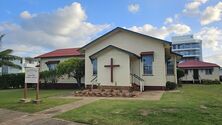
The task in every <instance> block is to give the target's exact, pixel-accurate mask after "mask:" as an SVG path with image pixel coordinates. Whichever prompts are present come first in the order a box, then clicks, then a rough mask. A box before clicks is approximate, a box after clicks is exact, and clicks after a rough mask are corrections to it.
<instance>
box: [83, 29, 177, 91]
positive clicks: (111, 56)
mask: <svg viewBox="0 0 222 125" xmlns="http://www.w3.org/2000/svg"><path fill="white" fill-rule="evenodd" d="M80 52H81V53H82V54H84V55H85V85H86V86H87V87H88V86H91V85H92V84H93V85H98V84H99V85H100V86H103V87H115V86H118V87H122V88H129V87H132V85H136V86H138V87H140V90H144V89H145V90H146V89H159V90H162V89H165V87H166V82H167V81H171V82H175V83H176V82H177V74H176V62H177V60H178V59H180V58H181V55H178V54H176V53H173V52H172V51H171V42H168V41H165V40H161V39H157V38H154V37H150V36H147V35H143V34H140V33H137V32H133V31H129V30H126V29H123V28H119V27H117V28H115V29H114V30H112V31H110V32H108V33H106V34H105V35H103V36H101V37H99V38H97V39H96V40H94V41H92V42H90V43H89V44H87V45H85V46H84V47H82V48H81V49H80Z"/></svg>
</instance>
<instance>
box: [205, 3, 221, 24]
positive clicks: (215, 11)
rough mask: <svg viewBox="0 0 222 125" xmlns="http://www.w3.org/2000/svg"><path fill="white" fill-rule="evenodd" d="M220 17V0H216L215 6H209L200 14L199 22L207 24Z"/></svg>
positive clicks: (218, 19)
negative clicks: (217, 0) (218, 0)
mask: <svg viewBox="0 0 222 125" xmlns="http://www.w3.org/2000/svg"><path fill="white" fill-rule="evenodd" d="M221 18H222V2H218V3H217V4H216V5H215V6H209V7H207V8H206V9H205V10H204V11H203V14H202V15H201V24H202V25H207V24H210V23H213V22H216V21H220V20H221Z"/></svg>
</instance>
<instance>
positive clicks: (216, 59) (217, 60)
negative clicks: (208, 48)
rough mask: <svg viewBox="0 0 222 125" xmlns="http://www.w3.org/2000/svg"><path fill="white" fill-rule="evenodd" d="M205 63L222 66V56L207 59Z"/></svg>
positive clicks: (212, 56)
mask: <svg viewBox="0 0 222 125" xmlns="http://www.w3.org/2000/svg"><path fill="white" fill-rule="evenodd" d="M221 53H222V52H221ZM204 61H207V62H212V63H216V64H218V65H220V66H222V54H215V55H211V56H208V57H205V58H204Z"/></svg>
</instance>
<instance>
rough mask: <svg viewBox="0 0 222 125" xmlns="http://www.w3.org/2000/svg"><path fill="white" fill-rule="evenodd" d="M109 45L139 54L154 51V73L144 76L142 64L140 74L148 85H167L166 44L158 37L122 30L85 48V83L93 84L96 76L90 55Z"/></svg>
mask: <svg viewBox="0 0 222 125" xmlns="http://www.w3.org/2000/svg"><path fill="white" fill-rule="evenodd" d="M109 45H113V46H116V47H119V48H121V49H124V50H127V51H130V52H132V53H135V54H137V55H140V53H141V52H146V51H154V62H153V75H151V76H144V75H143V68H142V64H140V74H139V75H140V77H142V78H143V79H144V80H145V82H144V83H145V85H146V86H165V84H166V80H167V79H166V66H165V48H164V44H163V43H162V42H160V41H159V40H156V39H152V38H147V37H143V36H140V35H136V34H134V33H128V32H122V31H120V32H117V33H116V34H115V35H112V36H111V37H109V38H106V39H102V40H100V41H99V42H97V43H96V44H94V45H91V46H90V47H88V48H86V50H85V72H86V74H85V83H86V84H91V82H90V81H91V80H92V79H93V78H94V77H93V74H92V64H91V61H90V59H89V56H90V55H92V54H94V53H96V52H97V51H99V50H101V49H103V48H105V47H107V46H109ZM98 63H99V61H98ZM116 63H120V62H116ZM127 63H129V62H128V61H124V64H125V65H128V64H127ZM137 63H138V62H137ZM135 65H136V64H135ZM103 68H104V67H103ZM104 74H105V73H104ZM128 74H129V73H128ZM121 75H123V74H121ZM103 77H107V76H103ZM121 78H122V79H125V78H124V77H121Z"/></svg>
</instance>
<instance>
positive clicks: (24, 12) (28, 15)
mask: <svg viewBox="0 0 222 125" xmlns="http://www.w3.org/2000/svg"><path fill="white" fill-rule="evenodd" d="M20 17H21V18H22V19H31V18H32V17H33V15H31V14H30V13H29V12H28V11H23V12H22V13H21V14H20Z"/></svg>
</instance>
